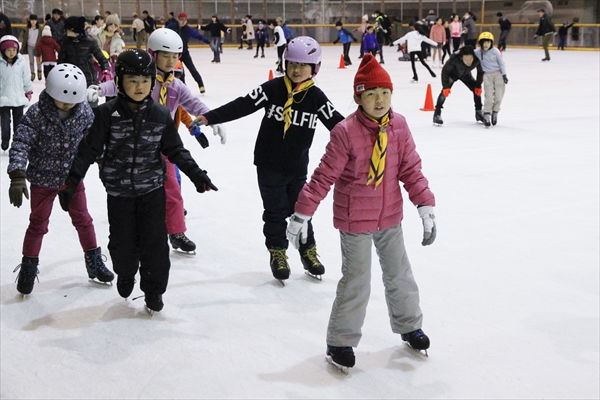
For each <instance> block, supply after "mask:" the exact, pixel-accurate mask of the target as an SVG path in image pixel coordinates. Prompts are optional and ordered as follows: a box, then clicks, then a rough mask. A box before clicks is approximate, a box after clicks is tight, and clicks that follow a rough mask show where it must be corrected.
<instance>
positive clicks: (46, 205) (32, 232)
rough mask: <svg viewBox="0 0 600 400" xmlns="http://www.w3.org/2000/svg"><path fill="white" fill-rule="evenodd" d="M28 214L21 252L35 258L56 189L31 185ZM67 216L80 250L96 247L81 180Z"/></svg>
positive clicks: (46, 231) (94, 234)
mask: <svg viewBox="0 0 600 400" xmlns="http://www.w3.org/2000/svg"><path fill="white" fill-rule="evenodd" d="M30 190H31V214H30V215H29V227H28V228H27V232H25V240H24V241H23V255H24V256H26V257H38V256H39V254H40V250H41V248H42V239H43V238H44V235H45V234H46V233H48V223H49V221H50V214H51V213H52V205H53V203H54V199H55V198H56V195H57V194H58V189H46V188H41V187H39V186H34V185H31V188H30ZM69 216H70V217H71V221H72V222H73V226H74V227H75V229H76V230H77V234H78V235H79V243H81V248H82V249H83V251H84V252H85V251H87V250H91V249H95V248H96V247H98V244H97V243H96V231H95V230H94V224H93V220H92V217H91V216H90V213H89V212H88V210H87V199H86V197H85V186H84V185H83V182H81V183H80V184H79V185H78V186H77V189H76V190H75V194H74V195H73V200H72V201H71V204H70V205H69Z"/></svg>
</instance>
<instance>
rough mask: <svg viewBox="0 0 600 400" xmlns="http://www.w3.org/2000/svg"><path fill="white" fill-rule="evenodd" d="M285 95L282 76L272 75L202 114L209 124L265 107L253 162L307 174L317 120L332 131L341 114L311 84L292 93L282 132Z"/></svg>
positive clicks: (231, 118) (274, 169) (341, 117)
mask: <svg viewBox="0 0 600 400" xmlns="http://www.w3.org/2000/svg"><path fill="white" fill-rule="evenodd" d="M287 96H288V95H287V89H286V87H285V82H284V78H283V77H280V78H275V79H273V80H270V81H267V82H265V83H263V84H262V85H260V86H259V87H257V88H256V89H254V90H252V91H251V92H250V93H248V94H247V95H246V96H244V97H238V98H237V99H235V100H233V101H231V102H229V103H227V104H225V105H223V106H221V107H218V108H215V109H213V110H211V111H209V112H208V113H206V114H205V115H204V116H205V117H206V119H207V120H208V123H209V124H211V125H212V124H220V123H223V122H227V121H233V120H235V119H238V118H242V117H245V116H246V115H250V114H252V113H254V112H256V111H258V110H260V109H261V108H262V109H264V110H265V116H264V117H263V120H262V123H261V124H260V129H259V131H258V137H257V138H256V145H255V147H254V165H256V166H259V167H267V168H268V169H271V170H273V171H281V172H285V173H290V174H306V173H307V168H308V151H309V149H310V146H311V144H312V141H313V137H314V135H315V129H316V127H317V120H320V121H321V122H322V123H323V125H325V126H326V127H327V129H329V130H332V129H333V127H334V126H335V125H336V124H337V123H338V122H340V121H341V120H343V119H344V117H343V116H342V115H341V114H340V113H339V112H337V111H336V109H335V107H334V106H333V104H331V102H330V101H329V99H328V98H327V96H326V95H325V93H323V92H322V91H321V89H319V88H318V87H316V86H313V87H311V88H310V89H308V90H307V91H305V92H301V93H298V94H296V95H295V96H294V103H293V105H292V110H293V114H292V125H291V126H290V127H289V129H288V130H287V132H285V135H284V132H283V128H284V125H285V124H284V121H283V117H282V112H283V106H284V105H285V102H286V100H287Z"/></svg>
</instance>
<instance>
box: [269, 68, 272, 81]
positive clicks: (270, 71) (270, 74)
mask: <svg viewBox="0 0 600 400" xmlns="http://www.w3.org/2000/svg"><path fill="white" fill-rule="evenodd" d="M271 79H273V70H272V69H270V70H269V80H271Z"/></svg>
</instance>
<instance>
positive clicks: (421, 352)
mask: <svg viewBox="0 0 600 400" xmlns="http://www.w3.org/2000/svg"><path fill="white" fill-rule="evenodd" d="M406 345H407V346H408V347H409V348H410V349H411V350H413V351H415V352H417V353H419V354H420V355H424V356H425V357H429V354H428V353H427V349H423V350H419V349H415V348H414V347H412V346H411V345H410V343H406Z"/></svg>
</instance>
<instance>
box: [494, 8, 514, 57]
mask: <svg viewBox="0 0 600 400" xmlns="http://www.w3.org/2000/svg"><path fill="white" fill-rule="evenodd" d="M496 16H497V17H498V25H500V39H499V40H498V50H500V51H504V50H506V38H507V37H508V34H509V33H510V28H511V27H512V24H511V22H510V20H509V19H508V18H506V17H503V16H502V13H501V12H499V13H498V14H496Z"/></svg>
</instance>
